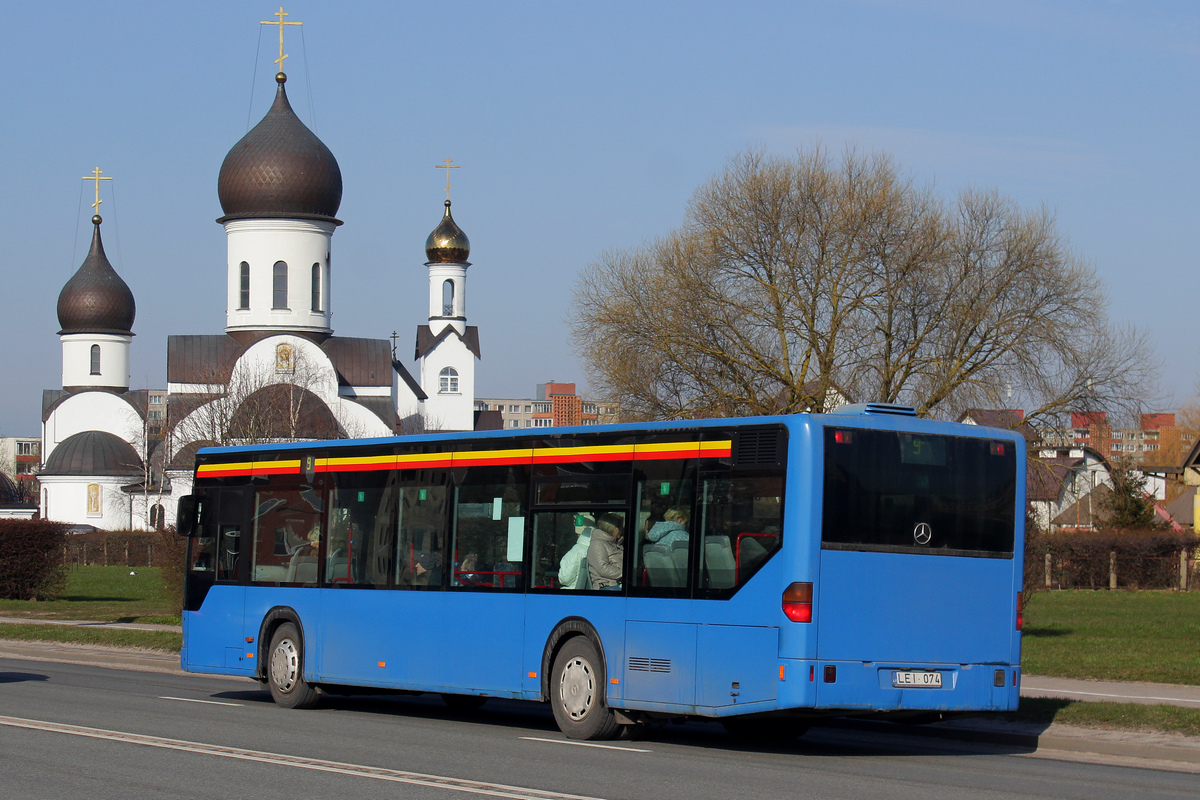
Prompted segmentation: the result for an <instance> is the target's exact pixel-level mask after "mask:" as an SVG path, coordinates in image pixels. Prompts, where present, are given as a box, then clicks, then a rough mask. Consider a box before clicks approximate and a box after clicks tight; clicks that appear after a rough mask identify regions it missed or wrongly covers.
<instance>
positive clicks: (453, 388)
mask: <svg viewBox="0 0 1200 800" xmlns="http://www.w3.org/2000/svg"><path fill="white" fill-rule="evenodd" d="M438 394H458V370H456V369H455V368H454V367H446V368H445V369H444V370H442V371H441V372H439V373H438Z"/></svg>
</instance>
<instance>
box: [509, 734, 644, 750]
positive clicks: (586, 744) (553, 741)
mask: <svg viewBox="0 0 1200 800" xmlns="http://www.w3.org/2000/svg"><path fill="white" fill-rule="evenodd" d="M521 738H522V739H524V740H526V741H528V742H549V743H550V744H573V745H575V746H576V747H599V748H601V749H603V750H624V751H626V752H627V753H653V752H654V751H653V750H640V749H638V748H636V747H621V746H619V745H615V744H596V743H595V742H575V741H572V740H570V739H542V738H539V737H537V736H522V737H521Z"/></svg>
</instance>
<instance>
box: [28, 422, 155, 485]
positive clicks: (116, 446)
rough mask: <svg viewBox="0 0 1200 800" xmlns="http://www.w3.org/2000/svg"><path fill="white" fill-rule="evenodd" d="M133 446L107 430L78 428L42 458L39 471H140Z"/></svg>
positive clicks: (80, 473)
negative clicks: (77, 430) (46, 457)
mask: <svg viewBox="0 0 1200 800" xmlns="http://www.w3.org/2000/svg"><path fill="white" fill-rule="evenodd" d="M141 472H142V460H141V459H140V458H138V454H137V452H136V451H134V449H133V446H132V445H130V444H129V442H127V441H125V440H124V439H122V438H120V437H119V436H116V435H114V434H111V433H108V432H107V431H82V432H81V433H76V434H74V435H73V436H68V437H67V438H66V439H64V440H63V441H62V442H61V443H60V444H59V445H58V446H57V447H55V448H54V451H53V452H52V453H50V458H48V459H47V460H46V466H45V467H44V468H43V469H42V472H41V474H42V475H97V476H100V475H140V474H141Z"/></svg>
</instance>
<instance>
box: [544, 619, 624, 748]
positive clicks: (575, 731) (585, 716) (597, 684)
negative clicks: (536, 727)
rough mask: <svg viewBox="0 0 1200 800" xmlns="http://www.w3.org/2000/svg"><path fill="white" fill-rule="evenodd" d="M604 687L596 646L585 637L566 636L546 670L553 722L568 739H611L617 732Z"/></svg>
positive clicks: (602, 664) (605, 680) (606, 683)
mask: <svg viewBox="0 0 1200 800" xmlns="http://www.w3.org/2000/svg"><path fill="white" fill-rule="evenodd" d="M607 686H608V681H607V679H606V678H605V675H604V662H603V661H602V660H601V658H600V652H599V651H598V650H597V649H596V645H594V644H592V641H591V640H590V639H588V638H587V637H586V636H574V637H572V638H570V639H568V640H567V641H566V643H565V644H564V645H563V646H562V648H561V649H560V650H559V651H558V655H556V656H555V657H554V667H553V668H552V671H551V673H550V706H551V707H552V708H553V709H554V721H555V722H557V723H558V729H559V730H561V731H562V732H563V733H564V734H566V736H567V738H568V739H612V738H614V737H615V736H616V735H617V734H618V733H619V732H620V725H619V724H618V723H617V718H616V715H614V714H613V712H612V709H610V708H609V707H608V703H607V702H606V700H605V690H606V688H607Z"/></svg>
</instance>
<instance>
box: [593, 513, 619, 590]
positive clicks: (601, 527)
mask: <svg viewBox="0 0 1200 800" xmlns="http://www.w3.org/2000/svg"><path fill="white" fill-rule="evenodd" d="M624 526H625V518H624V517H623V516H622V515H620V514H605V515H604V516H602V517H600V519H598V520H596V527H595V528H594V529H593V530H592V536H591V542H590V543H589V544H588V554H587V561H588V573H589V575H590V576H591V580H592V588H593V589H620V588H621V576H622V572H623V570H624V563H625V541H624V537H625V530H624Z"/></svg>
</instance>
